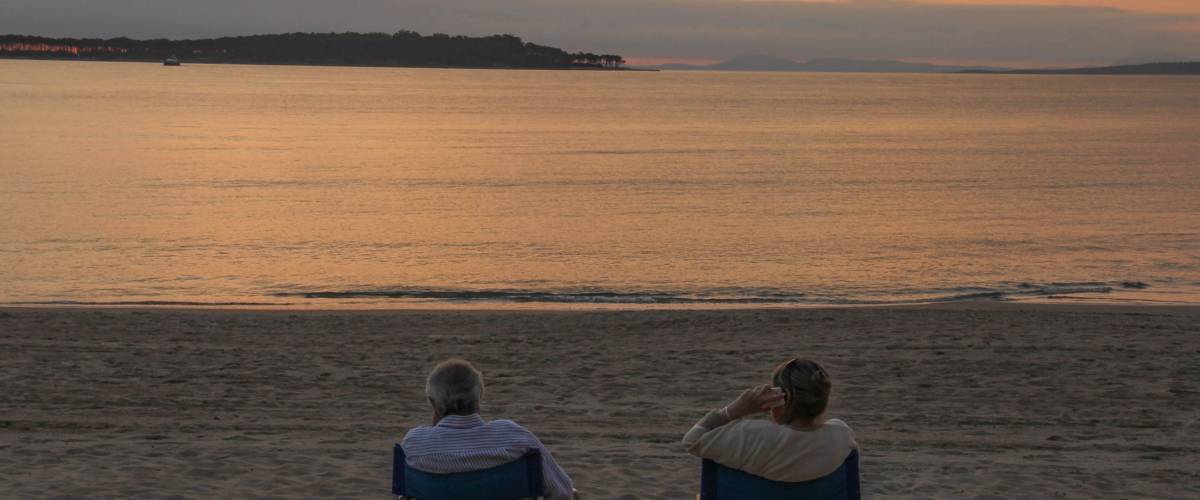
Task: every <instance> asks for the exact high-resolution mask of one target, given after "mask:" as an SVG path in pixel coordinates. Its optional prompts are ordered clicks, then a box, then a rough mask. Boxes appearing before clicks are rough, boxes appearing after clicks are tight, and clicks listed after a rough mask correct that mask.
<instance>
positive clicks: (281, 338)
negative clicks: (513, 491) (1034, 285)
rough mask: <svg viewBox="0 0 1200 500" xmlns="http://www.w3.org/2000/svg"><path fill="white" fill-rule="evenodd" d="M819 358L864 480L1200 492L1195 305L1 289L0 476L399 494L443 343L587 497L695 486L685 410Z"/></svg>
mask: <svg viewBox="0 0 1200 500" xmlns="http://www.w3.org/2000/svg"><path fill="white" fill-rule="evenodd" d="M794 355H802V356H808V357H813V358H816V359H818V360H820V361H822V362H824V363H825V364H826V366H827V367H828V368H829V370H830V371H831V372H832V374H833V377H834V384H835V392H836V398H835V400H834V403H833V407H832V415H834V416H837V417H839V418H842V419H844V420H845V421H846V422H847V423H849V424H850V425H851V426H852V427H853V428H854V429H855V431H856V433H857V435H858V441H859V443H860V445H861V446H862V471H863V490H864V494H865V495H866V496H867V497H869V498H882V497H888V498H903V497H907V498H931V497H939V498H1021V497H1038V498H1099V497H1121V498H1197V497H1200V422H1197V419H1198V418H1200V310H1198V309H1196V308H1188V307H1117V306H1077V307H1071V306H1053V305H1040V306H1039V305H1029V304H1009V303H969V304H949V305H941V306H923V307H896V308H846V309H801V310H742V311H624V312H621V311H599V312H565V311H560V312H544V311H543V312H538V311H507V312H485V311H474V312H462V311H458V312H454V311H449V312H444V311H443V312H421V311H374V312H371V311H350V312H317V311H305V312H295V311H216V310H147V309H111V308H110V309H69V308H65V309H3V310H0V382H2V383H0V387H3V391H2V392H0V471H3V473H2V474H0V496H2V497H6V498H41V497H55V496H60V497H84V496H86V497H96V498H106V497H155V498H184V497H196V498H201V497H208V498H211V497H222V498H249V497H281V498H282V497H299V498H308V497H321V496H326V497H337V498H386V497H387V490H388V487H389V479H390V471H391V468H390V467H391V446H392V443H394V442H396V441H397V440H398V439H400V437H401V436H403V434H404V432H405V431H406V430H407V429H408V428H409V427H411V426H415V425H419V424H425V423H427V422H428V420H429V418H430V415H429V411H428V408H427V404H426V402H425V400H424V396H423V393H422V391H423V382H424V377H425V375H426V373H427V372H428V370H429V369H430V368H431V366H432V365H433V364H434V363H435V362H437V361H439V360H441V359H443V358H445V357H448V356H463V357H466V358H467V359H469V360H471V361H473V362H474V363H476V364H477V365H478V366H479V367H480V368H481V369H482V370H483V372H484V375H485V379H486V383H487V390H486V393H485V403H484V406H485V408H484V412H485V417H489V418H512V419H514V420H516V421H517V422H519V423H521V424H523V425H525V426H527V427H528V428H530V429H531V430H533V431H534V432H536V433H537V434H538V435H539V436H540V437H541V438H542V440H543V441H544V442H545V443H546V444H547V446H549V448H550V450H551V451H552V452H553V454H554V455H555V456H556V458H557V459H558V460H559V462H560V463H561V464H562V465H563V466H564V467H565V468H566V470H567V471H568V473H570V474H571V476H572V477H573V478H574V480H575V483H576V487H577V488H578V489H579V490H580V492H581V493H582V494H583V495H584V498H689V497H690V496H691V495H693V494H694V492H695V490H696V488H697V485H698V481H699V479H698V478H699V461H698V460H697V459H695V458H693V457H691V456H689V455H687V454H685V453H684V452H683V451H682V450H681V449H680V445H679V444H678V443H679V439H680V438H681V437H682V435H683V433H684V432H685V431H686V430H687V429H688V428H689V427H690V426H691V425H692V423H693V422H695V421H696V420H697V419H699V418H700V417H701V416H702V415H703V414H704V413H705V412H706V411H708V410H709V409H712V408H715V407H718V406H720V405H722V404H724V403H726V402H727V401H728V400H730V399H731V398H733V397H734V396H736V395H737V393H738V392H739V391H740V390H741V389H742V388H744V387H747V386H750V385H753V384H758V383H763V382H765V380H766V378H767V377H768V375H769V371H770V369H771V367H772V366H773V365H774V364H776V363H777V362H779V361H781V360H785V359H787V358H790V357H792V356H794Z"/></svg>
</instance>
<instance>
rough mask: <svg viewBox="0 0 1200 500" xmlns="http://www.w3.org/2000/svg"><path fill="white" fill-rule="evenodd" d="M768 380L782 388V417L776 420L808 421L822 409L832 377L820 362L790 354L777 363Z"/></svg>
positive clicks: (824, 406)
mask: <svg viewBox="0 0 1200 500" xmlns="http://www.w3.org/2000/svg"><path fill="white" fill-rule="evenodd" d="M771 380H772V382H773V383H774V384H775V386H777V387H779V388H780V389H783V393H784V396H785V398H784V402H785V406H784V412H783V417H782V418H781V419H780V422H779V423H781V424H784V425H787V424H790V423H792V422H797V423H800V424H805V425H808V424H812V423H813V420H814V419H816V418H817V417H819V416H821V414H822V413H825V408H826V407H827V406H828V405H829V393H830V392H831V390H832V389H833V381H832V380H831V377H830V376H829V372H827V371H825V368H824V367H822V366H821V364H820V363H817V362H816V361H813V360H811V359H803V358H793V359H792V360H791V361H787V362H785V363H783V364H780V365H779V366H777V367H776V368H775V373H774V374H772V376H771Z"/></svg>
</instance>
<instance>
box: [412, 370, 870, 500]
mask: <svg viewBox="0 0 1200 500" xmlns="http://www.w3.org/2000/svg"><path fill="white" fill-rule="evenodd" d="M831 389H832V384H831V381H830V377H829V374H828V373H827V372H826V371H825V369H824V368H822V367H821V365H819V364H817V363H816V362H815V361H810V360H804V359H792V360H791V361H787V362H785V363H782V364H780V365H779V366H777V367H775V370H774V372H773V373H772V375H771V384H769V385H762V386H758V387H754V388H751V389H746V390H745V391H743V392H742V394H741V395H739V396H738V397H737V398H736V399H734V400H733V402H731V403H729V404H728V405H726V406H724V407H723V408H721V409H717V410H713V411H710V412H709V413H708V414H707V415H705V416H704V418H702V419H700V421H699V422H697V423H696V425H694V426H692V428H691V429H690V430H688V431H687V433H686V434H685V435H684V436H683V445H684V446H685V447H686V449H687V451H688V453H691V454H693V455H696V456H699V457H701V458H705V459H711V460H713V461H715V462H717V463H719V464H721V465H723V466H725V467H730V468H734V469H739V470H742V471H745V472H748V473H750V474H754V475H756V476H761V477H765V478H767V479H771V480H774V481H783V482H800V481H808V480H812V479H817V478H820V477H824V476H826V475H828V474H831V473H833V472H834V471H836V470H837V469H838V467H840V466H841V465H842V462H843V461H844V460H845V459H846V458H847V457H848V456H849V455H850V454H851V452H853V451H854V450H856V449H857V448H858V445H857V444H856V443H855V441H854V433H853V432H852V431H851V430H850V427H848V426H847V425H846V424H845V423H844V422H842V421H841V420H837V419H827V418H825V409H826V406H827V405H828V402H829V394H830V390H831ZM425 394H426V395H427V396H428V398H429V402H430V403H431V404H432V405H433V426H432V427H425V426H422V427H417V428H414V429H412V430H410V431H409V432H408V434H407V435H405V436H404V441H403V442H402V443H401V447H402V448H403V449H404V454H405V457H406V461H407V464H408V466H409V467H412V468H414V469H417V470H420V471H425V472H432V473H442V474H447V473H459V472H469V471H475V470H482V469H488V468H491V467H495V466H498V465H503V464H506V463H509V462H512V461H514V460H517V459H519V458H520V457H521V456H523V455H524V454H525V453H526V452H528V451H529V450H534V449H536V450H538V451H539V452H541V457H542V468H543V474H542V477H543V481H544V488H545V494H546V497H547V498H552V499H563V498H572V497H573V496H574V487H573V485H572V483H571V478H570V477H569V476H568V475H567V473H566V471H564V470H563V469H562V467H560V466H559V465H558V463H557V462H555V461H554V457H553V456H552V455H551V454H550V451H549V450H547V449H546V447H545V445H543V444H542V442H541V441H539V440H538V438H537V437H536V436H534V435H533V433H532V432H529V431H528V430H526V429H525V428H524V427H521V426H520V425H517V424H516V423H514V422H513V421H511V420H491V421H485V420H484V419H483V417H481V416H480V415H479V405H480V402H481V400H482V399H483V374H482V373H480V372H479V370H476V369H475V367H473V366H471V364H470V363H468V362H466V361H464V360H461V359H450V360H446V361H443V362H442V363H440V364H438V365H437V367H435V368H434V369H433V372H432V373H430V374H429V379H428V381H427V382H426V384H425ZM762 413H768V414H769V415H770V419H748V418H745V417H751V416H755V415H758V414H762Z"/></svg>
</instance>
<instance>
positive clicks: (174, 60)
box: [163, 54, 179, 66]
mask: <svg viewBox="0 0 1200 500" xmlns="http://www.w3.org/2000/svg"><path fill="white" fill-rule="evenodd" d="M163 66H179V58H178V57H175V55H174V54H171V57H168V58H166V59H163Z"/></svg>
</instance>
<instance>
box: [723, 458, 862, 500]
mask: <svg viewBox="0 0 1200 500" xmlns="http://www.w3.org/2000/svg"><path fill="white" fill-rule="evenodd" d="M861 498H862V494H861V492H860V491H859V482H858V451H857V450H856V451H851V452H850V456H848V457H846V461H845V462H842V466H841V467H838V470H835V471H833V473H832V474H829V475H828V476H825V477H822V478H818V479H813V480H812V481H804V482H800V483H783V482H779V481H772V480H770V479H766V478H763V477H759V476H755V475H753V474H748V473H746V472H742V471H740V470H737V469H731V468H729V467H725V466H724V465H721V464H718V463H716V462H713V461H712V460H705V461H704V462H703V464H702V465H701V466H700V500H763V499H779V500H785V499H795V500H800V499H803V500H860V499H861Z"/></svg>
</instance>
